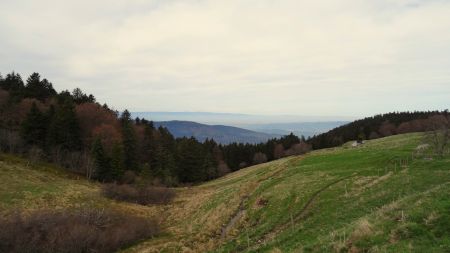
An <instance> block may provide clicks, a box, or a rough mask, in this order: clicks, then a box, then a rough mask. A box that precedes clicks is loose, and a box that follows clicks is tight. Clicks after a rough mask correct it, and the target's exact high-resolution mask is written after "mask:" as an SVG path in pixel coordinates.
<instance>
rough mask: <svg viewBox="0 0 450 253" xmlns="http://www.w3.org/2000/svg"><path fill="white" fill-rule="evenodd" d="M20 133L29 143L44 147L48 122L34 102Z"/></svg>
mask: <svg viewBox="0 0 450 253" xmlns="http://www.w3.org/2000/svg"><path fill="white" fill-rule="evenodd" d="M20 133H21V136H22V138H23V139H24V140H25V142H26V143H27V144H30V145H37V146H39V147H41V148H44V145H45V138H46V135H47V123H46V118H45V116H44V115H43V113H42V112H41V111H39V108H38V107H37V105H36V103H33V104H32V106H31V110H30V112H28V114H27V117H26V119H25V120H24V121H23V122H22V126H21V131H20Z"/></svg>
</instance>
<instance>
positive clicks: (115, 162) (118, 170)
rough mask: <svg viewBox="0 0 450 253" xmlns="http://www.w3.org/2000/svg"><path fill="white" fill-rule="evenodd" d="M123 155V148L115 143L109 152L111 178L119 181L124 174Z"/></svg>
mask: <svg viewBox="0 0 450 253" xmlns="http://www.w3.org/2000/svg"><path fill="white" fill-rule="evenodd" d="M123 158H124V155H123V148H122V145H121V144H120V143H115V144H114V145H113V147H112V151H111V177H112V178H113V179H120V177H122V175H123V173H124V167H125V165H124V159H123Z"/></svg>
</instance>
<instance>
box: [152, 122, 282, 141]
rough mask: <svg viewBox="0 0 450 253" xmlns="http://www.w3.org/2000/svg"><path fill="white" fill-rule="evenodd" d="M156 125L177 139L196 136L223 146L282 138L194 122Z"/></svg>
mask: <svg viewBox="0 0 450 253" xmlns="http://www.w3.org/2000/svg"><path fill="white" fill-rule="evenodd" d="M154 125H155V126H156V127H159V126H163V127H166V128H167V129H168V130H169V131H170V132H171V133H172V134H173V135H174V136H175V137H177V138H178V137H184V136H185V137H190V136H194V137H195V138H196V139H197V140H199V141H204V140H205V139H207V138H209V139H211V138H212V139H214V140H215V141H216V142H218V143H221V144H228V143H232V142H239V143H260V142H266V141H267V140H269V139H272V138H276V137H280V136H281V135H280V134H268V133H261V132H256V131H251V130H247V129H243V128H238V127H232V126H224V125H206V124H200V123H197V122H192V121H178V120H173V121H156V122H154Z"/></svg>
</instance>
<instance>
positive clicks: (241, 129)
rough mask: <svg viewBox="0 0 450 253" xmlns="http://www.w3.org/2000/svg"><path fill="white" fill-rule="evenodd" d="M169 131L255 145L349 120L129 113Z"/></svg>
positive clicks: (196, 113)
mask: <svg viewBox="0 0 450 253" xmlns="http://www.w3.org/2000/svg"><path fill="white" fill-rule="evenodd" d="M132 114H133V117H140V118H145V119H147V120H152V121H154V122H155V125H156V126H159V125H162V126H164V127H166V128H168V129H169V131H170V132H171V133H172V134H173V135H174V136H175V137H183V136H186V137H190V136H194V137H195V138H196V139H198V140H200V141H203V140H205V139H206V138H209V139H211V138H213V139H214V140H216V141H217V142H219V143H223V144H226V143H230V142H241V143H259V142H265V141H267V140H268V139H271V138H275V137H281V136H283V135H288V134H290V133H294V134H295V135H297V136H301V135H303V136H305V137H309V136H313V135H317V134H320V133H324V132H327V131H329V130H331V129H333V128H336V127H338V126H341V125H344V124H346V123H348V122H349V121H350V119H351V118H348V117H323V116H296V115H252V114H236V113H214V112H133V113H132Z"/></svg>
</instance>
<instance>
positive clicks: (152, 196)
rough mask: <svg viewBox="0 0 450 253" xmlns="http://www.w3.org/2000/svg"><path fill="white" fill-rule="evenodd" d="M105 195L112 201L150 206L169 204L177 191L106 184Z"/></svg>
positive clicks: (154, 187)
mask: <svg viewBox="0 0 450 253" xmlns="http://www.w3.org/2000/svg"><path fill="white" fill-rule="evenodd" d="M103 195H104V196H105V197H107V198H110V199H115V200H120V201H126V202H132V203H137V204H141V205H148V204H167V203H169V202H170V201H171V200H172V199H173V198H174V197H175V191H174V190H172V189H169V188H166V187H156V186H144V187H137V186H134V185H127V184H124V185H117V184H106V185H104V186H103Z"/></svg>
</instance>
